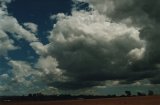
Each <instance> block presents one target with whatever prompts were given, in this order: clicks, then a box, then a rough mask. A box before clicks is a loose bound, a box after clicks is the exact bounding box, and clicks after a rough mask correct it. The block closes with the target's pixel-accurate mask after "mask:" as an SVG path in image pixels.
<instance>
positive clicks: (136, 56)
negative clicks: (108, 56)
mask: <svg viewBox="0 0 160 105" xmlns="http://www.w3.org/2000/svg"><path fill="white" fill-rule="evenodd" d="M144 53H145V48H140V49H138V48H135V49H132V50H131V51H130V52H129V54H128V55H129V57H130V58H131V59H132V60H140V59H142V58H143V57H144Z"/></svg>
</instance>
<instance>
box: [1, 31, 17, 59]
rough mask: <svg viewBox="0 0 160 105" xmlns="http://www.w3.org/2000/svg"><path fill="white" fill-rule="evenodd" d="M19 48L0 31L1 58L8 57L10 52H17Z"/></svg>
mask: <svg viewBox="0 0 160 105" xmlns="http://www.w3.org/2000/svg"><path fill="white" fill-rule="evenodd" d="M17 48H18V47H16V46H14V41H13V40H12V39H9V37H8V36H7V34H6V33H5V32H3V31H1V30H0V49H1V50H0V56H1V55H6V54H7V52H8V51H10V50H16V49H17Z"/></svg>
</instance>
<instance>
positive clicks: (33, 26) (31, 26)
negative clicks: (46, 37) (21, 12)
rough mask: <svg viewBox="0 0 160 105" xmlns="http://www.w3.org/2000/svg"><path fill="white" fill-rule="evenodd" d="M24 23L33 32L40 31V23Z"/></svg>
mask: <svg viewBox="0 0 160 105" xmlns="http://www.w3.org/2000/svg"><path fill="white" fill-rule="evenodd" d="M23 25H24V26H25V28H26V29H28V30H29V31H31V32H32V33H36V32H37V31H38V25H36V24H34V23H31V22H29V23H24V24H23Z"/></svg>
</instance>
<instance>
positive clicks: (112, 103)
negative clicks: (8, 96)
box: [0, 96, 160, 105]
mask: <svg viewBox="0 0 160 105" xmlns="http://www.w3.org/2000/svg"><path fill="white" fill-rule="evenodd" d="M0 105H160V96H143V97H121V98H106V99H79V100H67V101H23V102H20V101H19V102H0Z"/></svg>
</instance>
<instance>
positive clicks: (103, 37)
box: [48, 11, 144, 89]
mask: <svg viewBox="0 0 160 105" xmlns="http://www.w3.org/2000/svg"><path fill="white" fill-rule="evenodd" d="M50 42H51V43H50V44H49V47H48V48H49V50H48V52H49V54H50V55H52V56H53V57H54V58H56V59H57V61H58V64H59V65H58V68H60V69H62V70H63V71H64V75H65V76H67V77H68V80H67V81H65V82H58V83H53V85H54V86H58V87H61V88H68V89H79V88H87V87H92V86H97V85H100V84H102V83H103V82H104V81H106V80H129V79H130V80H133V81H134V80H138V79H142V78H138V79H137V78H134V76H137V75H139V76H142V75H143V74H136V73H134V71H132V70H131V69H130V66H131V65H130V61H129V57H128V53H129V52H130V51H132V50H133V49H135V48H137V49H141V48H143V47H144V46H143V41H142V40H140V39H139V32H138V30H137V29H136V28H134V27H127V26H126V25H125V24H121V23H111V22H109V20H108V22H107V21H106V17H104V15H100V14H99V13H97V12H95V11H93V12H84V11H81V12H73V14H72V16H66V17H65V18H63V19H59V21H58V22H57V24H56V25H55V27H54V29H53V30H52V31H51V35H50ZM131 61H132V60H131ZM129 75H130V76H129Z"/></svg>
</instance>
